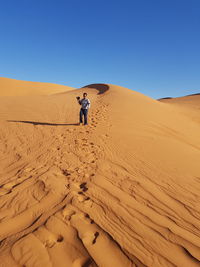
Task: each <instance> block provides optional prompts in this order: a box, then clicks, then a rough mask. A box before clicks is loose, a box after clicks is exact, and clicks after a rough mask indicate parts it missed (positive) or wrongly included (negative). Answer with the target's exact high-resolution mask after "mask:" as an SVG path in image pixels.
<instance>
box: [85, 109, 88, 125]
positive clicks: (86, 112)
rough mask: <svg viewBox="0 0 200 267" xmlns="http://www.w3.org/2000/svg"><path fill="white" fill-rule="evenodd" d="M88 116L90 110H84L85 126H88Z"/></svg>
mask: <svg viewBox="0 0 200 267" xmlns="http://www.w3.org/2000/svg"><path fill="white" fill-rule="evenodd" d="M87 115H88V109H84V124H85V125H87V124H88V122H87Z"/></svg>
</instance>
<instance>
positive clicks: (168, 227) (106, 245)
mask: <svg viewBox="0 0 200 267" xmlns="http://www.w3.org/2000/svg"><path fill="white" fill-rule="evenodd" d="M13 83H14V81H13ZM17 84H18V85H19V84H20V82H17ZM22 84H23V82H22ZM18 85H17V86H16V87H13V88H14V89H13V90H11V91H10V93H8V92H7V94H5V91H4V88H2V87H1V83H0V92H1V96H0V123H1V130H0V267H68V266H69V267H71V266H73V267H80V266H101V267H125V266H127V267H129V266H130V267H132V266H152V267H161V266H169V267H172V266H180V267H197V266H200V265H199V260H200V124H199V122H200V113H199V111H200V98H199V96H198V95H196V96H188V97H185V98H181V99H168V100H167V99H166V100H160V101H157V100H153V99H151V98H149V97H147V96H145V95H142V94H140V93H137V92H135V91H131V90H129V89H126V88H123V87H119V86H114V85H106V84H94V85H89V86H86V87H85V88H81V89H74V90H70V89H69V90H67V89H66V90H65V89H64V90H65V92H64V93H59V94H55V91H56V90H57V89H58V90H60V89H61V88H56V86H55V85H54V86H53V87H52V88H48V89H47V90H46V89H45V90H46V92H47V91H48V95H44V90H43V89H44V88H43V89H41V91H40V89H38V90H37V94H36V93H35V92H33V91H32V90H29V89H30V88H29V89H28V92H25V87H24V88H22V87H23V86H22V87H21V88H22V91H20V93H19V91H18V89H17V88H19V87H18ZM51 89H52V90H51ZM60 91H62V90H60ZM83 92H87V93H88V97H89V99H90V100H91V109H90V111H89V125H88V126H78V125H77V123H78V114H79V108H80V107H79V105H78V104H77V101H76V96H81V95H82V93H83ZM52 94H53V95H52ZM5 95H7V96H5Z"/></svg>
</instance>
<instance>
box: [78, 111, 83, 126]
mask: <svg viewBox="0 0 200 267" xmlns="http://www.w3.org/2000/svg"><path fill="white" fill-rule="evenodd" d="M79 121H80V123H83V110H82V108H81V109H80V114H79Z"/></svg>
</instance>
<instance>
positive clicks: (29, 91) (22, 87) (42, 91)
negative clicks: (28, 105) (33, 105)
mask: <svg viewBox="0 0 200 267" xmlns="http://www.w3.org/2000/svg"><path fill="white" fill-rule="evenodd" d="M72 89H74V88H72V87H69V86H65V85H58V84H52V83H40V82H27V81H19V80H14V79H8V78H2V77H0V96H21V95H22V96H24V95H29V96H30V95H48V94H55V93H59V92H64V91H69V90H72Z"/></svg>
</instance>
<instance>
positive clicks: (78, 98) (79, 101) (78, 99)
mask: <svg viewBox="0 0 200 267" xmlns="http://www.w3.org/2000/svg"><path fill="white" fill-rule="evenodd" d="M76 99H77V102H78V103H79V105H81V99H80V97H79V96H77V98H76Z"/></svg>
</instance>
